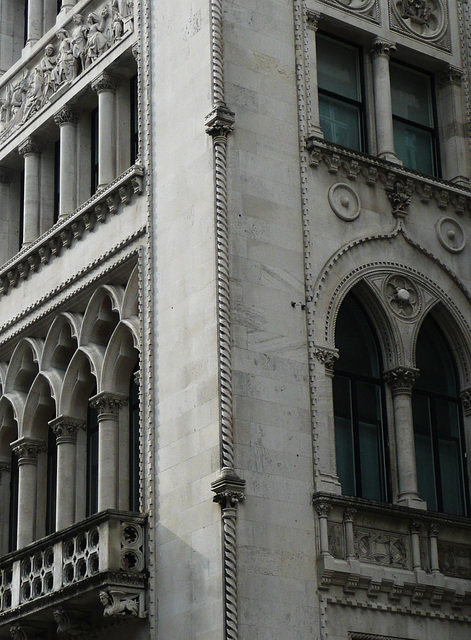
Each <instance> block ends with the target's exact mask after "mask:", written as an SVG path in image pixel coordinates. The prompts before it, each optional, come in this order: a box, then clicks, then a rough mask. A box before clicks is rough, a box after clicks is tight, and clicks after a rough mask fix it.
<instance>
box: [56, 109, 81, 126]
mask: <svg viewBox="0 0 471 640" xmlns="http://www.w3.org/2000/svg"><path fill="white" fill-rule="evenodd" d="M54 122H55V123H56V124H57V126H58V127H60V126H62V125H64V124H73V125H74V126H76V125H77V122H78V115H77V113H76V112H75V111H74V110H73V109H71V108H70V107H67V106H66V107H62V109H61V110H60V111H58V112H57V113H56V114H55V116H54Z"/></svg>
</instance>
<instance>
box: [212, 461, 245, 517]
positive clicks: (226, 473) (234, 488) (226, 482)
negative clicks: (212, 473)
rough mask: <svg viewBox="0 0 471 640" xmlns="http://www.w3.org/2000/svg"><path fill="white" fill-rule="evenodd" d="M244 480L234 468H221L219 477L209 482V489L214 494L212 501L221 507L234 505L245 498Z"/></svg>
mask: <svg viewBox="0 0 471 640" xmlns="http://www.w3.org/2000/svg"><path fill="white" fill-rule="evenodd" d="M244 488H245V480H244V479H243V478H240V477H239V476H238V475H237V473H236V472H235V471H234V469H229V468H226V469H223V470H222V472H221V475H220V477H219V478H218V479H217V480H214V482H212V483H211V489H212V490H213V491H214V493H215V494H216V495H215V496H214V497H213V502H216V503H217V504H219V505H220V506H221V509H223V510H224V509H228V508H233V507H235V506H236V505H237V504H238V503H239V502H241V501H242V500H244V499H245V494H244Z"/></svg>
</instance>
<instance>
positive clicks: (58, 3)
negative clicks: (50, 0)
mask: <svg viewBox="0 0 471 640" xmlns="http://www.w3.org/2000/svg"><path fill="white" fill-rule="evenodd" d="M61 7H62V0H57V10H56V11H57V13H59V11H60V10H61Z"/></svg>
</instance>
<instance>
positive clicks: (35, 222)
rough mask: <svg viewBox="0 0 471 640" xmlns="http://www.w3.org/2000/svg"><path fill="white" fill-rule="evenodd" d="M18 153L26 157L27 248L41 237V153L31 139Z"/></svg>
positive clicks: (25, 237)
mask: <svg viewBox="0 0 471 640" xmlns="http://www.w3.org/2000/svg"><path fill="white" fill-rule="evenodd" d="M18 151H19V153H20V155H22V156H23V157H24V169H25V182H24V204H23V246H27V245H29V244H31V242H33V240H36V238H37V237H38V236H39V215H40V202H41V201H40V181H39V178H40V151H39V147H38V146H37V144H36V143H35V142H34V141H33V140H31V138H29V139H28V140H26V141H25V142H24V143H23V144H22V145H21V146H20V148H19V149H18Z"/></svg>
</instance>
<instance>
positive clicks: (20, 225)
mask: <svg viewBox="0 0 471 640" xmlns="http://www.w3.org/2000/svg"><path fill="white" fill-rule="evenodd" d="M24 215H25V172H24V169H23V171H22V172H21V174H20V219H19V220H18V251H19V250H20V249H21V246H22V244H23V237H24Z"/></svg>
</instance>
